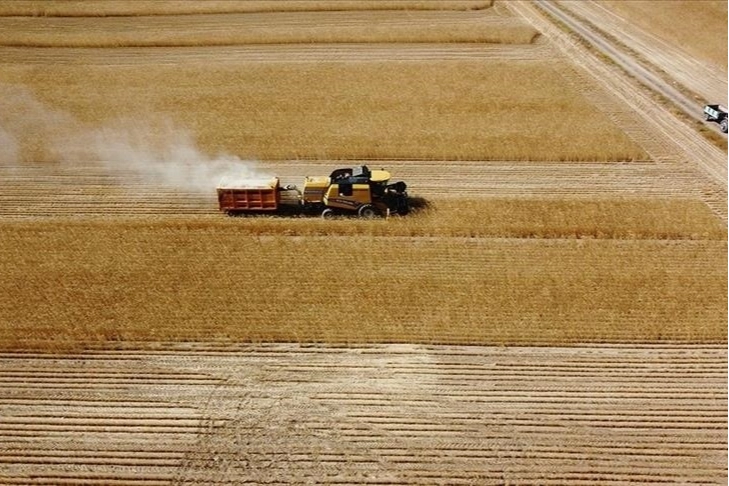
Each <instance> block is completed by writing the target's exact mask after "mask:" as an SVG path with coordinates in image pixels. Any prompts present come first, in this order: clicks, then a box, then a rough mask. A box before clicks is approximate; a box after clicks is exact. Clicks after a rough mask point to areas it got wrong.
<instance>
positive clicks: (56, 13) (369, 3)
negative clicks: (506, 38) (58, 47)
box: [0, 0, 494, 17]
mask: <svg viewBox="0 0 729 486" xmlns="http://www.w3.org/2000/svg"><path fill="white" fill-rule="evenodd" d="M493 4H494V0H297V1H295V2H285V3H284V2H281V1H280V0H246V1H244V2H243V1H240V0H208V1H206V2H203V3H200V4H198V3H190V2H188V1H180V0H137V1H135V2H133V3H128V2H126V1H119V0H104V1H99V0H96V1H88V0H86V1H78V0H71V1H65V2H61V3H48V2H46V1H43V0H15V1H14V2H10V3H7V4H2V5H0V15H1V16H48V17H114V16H122V17H127V16H153V15H199V14H226V13H257V12H299V13H302V14H306V12H326V11H351V12H357V11H363V10H364V11H366V10H388V11H390V10H395V11H397V10H407V11H423V10H440V11H448V10H476V11H484V10H485V11H487V10H488V9H489V8H490V7H492V6H493Z"/></svg>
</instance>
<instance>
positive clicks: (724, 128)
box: [721, 118, 729, 133]
mask: <svg viewBox="0 0 729 486" xmlns="http://www.w3.org/2000/svg"><path fill="white" fill-rule="evenodd" d="M727 128H729V127H727V119H726V118H724V119H723V120H722V121H721V131H722V132H724V133H726V132H727Z"/></svg>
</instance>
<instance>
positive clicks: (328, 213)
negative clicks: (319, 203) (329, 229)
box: [321, 208, 335, 219]
mask: <svg viewBox="0 0 729 486" xmlns="http://www.w3.org/2000/svg"><path fill="white" fill-rule="evenodd" d="M334 216H335V214H334V210H333V209H332V208H326V209H325V210H324V211H322V212H321V217H322V218H324V219H333V218H334Z"/></svg>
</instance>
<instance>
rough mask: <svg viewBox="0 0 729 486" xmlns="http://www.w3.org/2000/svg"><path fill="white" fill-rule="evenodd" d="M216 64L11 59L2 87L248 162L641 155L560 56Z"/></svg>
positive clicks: (87, 117) (85, 117)
mask: <svg viewBox="0 0 729 486" xmlns="http://www.w3.org/2000/svg"><path fill="white" fill-rule="evenodd" d="M222 61H223V59H218V60H215V59H211V60H210V61H203V62H200V63H195V64H191V65H131V66H129V65H119V66H113V67H110V66H98V65H78V66H57V65H56V66H54V65H49V66H47V67H45V68H44V69H37V68H36V67H35V66H33V65H27V66H24V65H16V64H8V65H5V66H4V68H3V70H2V71H1V72H0V83H3V82H4V83H9V84H22V85H24V86H27V87H28V88H30V89H32V90H33V92H34V93H35V95H36V96H37V97H38V98H39V100H40V101H41V102H42V103H43V104H45V105H46V106H48V107H52V108H53V109H54V110H59V111H62V112H68V113H71V114H72V115H74V116H75V117H76V118H78V119H79V120H81V121H83V122H85V123H87V124H89V125H90V126H91V127H96V126H98V125H100V124H104V123H107V122H109V121H110V120H112V121H113V120H115V119H117V118H129V119H132V120H140V119H141V120H145V119H150V118H152V117H153V116H154V115H155V114H159V113H164V114H166V116H169V117H170V118H172V119H173V120H174V121H175V123H176V124H178V125H182V126H185V127H189V128H191V129H192V130H193V133H194V134H195V135H196V137H197V140H198V142H199V144H200V146H201V148H203V149H204V150H205V151H206V152H208V153H219V152H229V153H234V154H236V155H239V156H241V157H245V158H254V159H255V158H258V159H269V160H271V159H298V158H319V159H392V158H396V159H440V160H449V159H450V160H455V159H474V160H485V159H488V160H577V161H593V160H600V161H614V160H620V161H622V160H633V159H641V160H645V159H646V158H647V155H646V154H645V152H644V151H643V150H642V149H641V148H640V147H638V146H637V145H636V144H635V142H633V141H632V140H631V139H630V138H629V137H628V136H626V134H625V133H623V132H622V131H621V130H619V129H618V127H616V126H615V125H614V124H613V123H612V121H611V120H610V119H609V118H607V116H605V115H603V114H602V113H600V112H599V111H597V110H594V109H586V107H587V106H588V103H587V101H586V100H585V99H584V98H583V97H582V96H581V95H580V94H579V93H577V92H575V91H574V90H571V89H567V88H566V87H565V83H564V80H563V79H562V78H561V76H560V74H559V69H560V62H562V61H557V60H528V61H516V60H514V61H503V60H482V61H440V62H438V61H423V62H367V63H364V62H311V63H308V62H303V63H261V62H245V63H235V64H227V63H225V62H222ZM161 86H164V87H165V89H159V88H157V87H161ZM0 87H1V86H0ZM67 126H68V125H64V126H63V127H60V128H66V127H67ZM34 140H35V141H37V140H38V137H37V136H36V137H32V140H29V141H27V142H26V144H30V142H33V141H34ZM26 149H28V147H26ZM40 156H41V155H40V154H33V153H31V154H28V155H27V158H32V157H40Z"/></svg>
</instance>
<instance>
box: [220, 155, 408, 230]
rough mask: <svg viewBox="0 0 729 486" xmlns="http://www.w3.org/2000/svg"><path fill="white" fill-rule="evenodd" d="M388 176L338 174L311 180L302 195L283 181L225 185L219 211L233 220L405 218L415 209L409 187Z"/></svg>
mask: <svg viewBox="0 0 729 486" xmlns="http://www.w3.org/2000/svg"><path fill="white" fill-rule="evenodd" d="M390 178H391V175H390V173H389V172H388V171H386V170H384V169H382V170H370V169H369V168H368V167H367V166H366V165H362V166H358V167H353V168H343V169H337V170H335V171H333V172H332V173H331V174H330V175H329V177H324V176H314V177H311V176H307V177H305V178H304V188H303V191H302V190H300V189H299V188H298V187H296V186H291V185H287V186H281V183H280V180H279V179H278V178H276V177H274V178H272V179H253V180H223V181H221V182H220V184H219V185H218V188H217V192H218V203H219V204H220V210H221V211H223V212H225V213H226V214H228V215H231V216H236V215H244V214H320V215H321V216H322V217H324V218H328V217H332V216H337V215H357V216H360V217H363V218H373V217H378V216H380V217H386V216H389V215H392V214H400V215H405V214H407V213H408V212H409V210H410V206H409V202H408V195H407V192H406V190H407V185H406V184H405V183H404V182H395V183H390Z"/></svg>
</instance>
